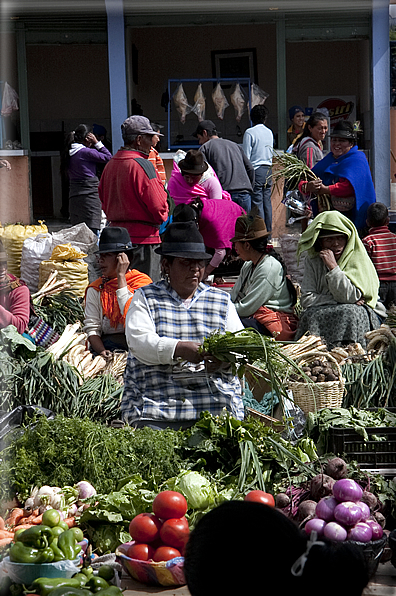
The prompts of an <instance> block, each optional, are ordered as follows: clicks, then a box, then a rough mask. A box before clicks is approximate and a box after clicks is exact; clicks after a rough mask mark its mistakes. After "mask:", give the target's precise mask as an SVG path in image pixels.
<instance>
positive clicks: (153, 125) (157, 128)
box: [150, 122, 162, 132]
mask: <svg viewBox="0 0 396 596" xmlns="http://www.w3.org/2000/svg"><path fill="white" fill-rule="evenodd" d="M150 124H151V128H152V129H153V130H154V131H155V132H161V128H162V126H160V125H159V124H158V123H157V122H150Z"/></svg>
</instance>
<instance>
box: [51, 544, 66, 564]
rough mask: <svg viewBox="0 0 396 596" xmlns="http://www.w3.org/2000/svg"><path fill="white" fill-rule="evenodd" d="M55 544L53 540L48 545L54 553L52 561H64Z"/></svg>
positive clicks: (63, 556)
mask: <svg viewBox="0 0 396 596" xmlns="http://www.w3.org/2000/svg"><path fill="white" fill-rule="evenodd" d="M56 542H57V541H56V540H53V541H52V542H51V544H50V548H51V549H52V550H53V552H54V561H64V560H65V559H66V557H65V555H64V554H63V552H62V551H61V549H60V548H59V546H58V545H57V544H56Z"/></svg>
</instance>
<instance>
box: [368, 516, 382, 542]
mask: <svg viewBox="0 0 396 596" xmlns="http://www.w3.org/2000/svg"><path fill="white" fill-rule="evenodd" d="M366 524H368V525H369V526H370V528H371V530H372V532H373V535H372V537H371V540H380V539H381V538H382V536H383V535H384V531H383V529H382V526H381V525H380V524H379V523H378V522H376V521H375V520H374V519H368V520H367V521H366Z"/></svg>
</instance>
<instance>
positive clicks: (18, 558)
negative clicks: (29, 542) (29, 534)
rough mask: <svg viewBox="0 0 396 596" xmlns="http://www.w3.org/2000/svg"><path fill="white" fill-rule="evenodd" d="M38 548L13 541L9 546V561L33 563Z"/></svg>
mask: <svg viewBox="0 0 396 596" xmlns="http://www.w3.org/2000/svg"><path fill="white" fill-rule="evenodd" d="M38 552H39V551H38V549H37V548H32V547H31V546H25V545H24V544H22V542H15V544H13V545H12V546H11V548H10V552H9V555H10V561H12V562H13V563H35V562H36V559H37V555H38Z"/></svg>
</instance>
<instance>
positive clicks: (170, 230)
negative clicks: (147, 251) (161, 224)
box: [155, 221, 212, 260]
mask: <svg viewBox="0 0 396 596" xmlns="http://www.w3.org/2000/svg"><path fill="white" fill-rule="evenodd" d="M155 252H156V253H157V254H159V255H162V256H164V257H180V258H182V259H198V260H199V259H211V258H212V255H211V254H209V253H207V252H206V248H205V244H204V240H203V238H202V235H201V234H200V232H199V230H198V228H197V226H196V223H195V222H194V221H178V222H175V223H171V224H169V226H168V227H167V228H166V230H165V232H164V234H163V235H162V242H161V245H160V246H159V247H158V248H156V249H155Z"/></svg>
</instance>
